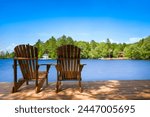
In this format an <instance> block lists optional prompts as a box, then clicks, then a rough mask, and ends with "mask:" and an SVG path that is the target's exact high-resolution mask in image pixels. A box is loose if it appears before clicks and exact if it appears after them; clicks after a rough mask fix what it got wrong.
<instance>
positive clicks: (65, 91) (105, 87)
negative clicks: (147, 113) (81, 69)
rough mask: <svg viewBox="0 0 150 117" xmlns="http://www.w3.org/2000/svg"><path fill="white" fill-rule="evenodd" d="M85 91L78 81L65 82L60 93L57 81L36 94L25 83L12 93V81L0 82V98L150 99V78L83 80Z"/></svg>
mask: <svg viewBox="0 0 150 117" xmlns="http://www.w3.org/2000/svg"><path fill="white" fill-rule="evenodd" d="M82 87H83V92H82V93H80V92H79V90H78V85H77V82H63V83H62V88H61V91H60V92H59V93H56V92H55V82H52V83H51V82H50V83H49V85H48V87H44V89H43V90H42V91H41V92H40V93H38V94H36V93H35V88H34V85H33V84H32V83H31V84H30V85H28V86H27V85H25V84H24V85H23V86H22V87H21V88H20V89H19V90H18V92H16V93H11V89H12V83H6V82H1V83H0V100H149V99H150V80H140V81H138V80H127V81H118V80H111V81H98V82H96V81H95V82H82Z"/></svg>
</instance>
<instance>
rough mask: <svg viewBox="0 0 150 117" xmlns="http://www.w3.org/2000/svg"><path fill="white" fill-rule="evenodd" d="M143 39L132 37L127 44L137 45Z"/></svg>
mask: <svg viewBox="0 0 150 117" xmlns="http://www.w3.org/2000/svg"><path fill="white" fill-rule="evenodd" d="M142 38H143V37H131V38H129V40H128V41H127V42H126V43H135V42H138V41H139V40H141V39H142Z"/></svg>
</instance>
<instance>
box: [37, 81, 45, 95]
mask: <svg viewBox="0 0 150 117" xmlns="http://www.w3.org/2000/svg"><path fill="white" fill-rule="evenodd" d="M44 81H45V79H42V80H41V81H40V82H39V84H38V86H36V93H39V92H40V91H41V88H42V86H43V84H44Z"/></svg>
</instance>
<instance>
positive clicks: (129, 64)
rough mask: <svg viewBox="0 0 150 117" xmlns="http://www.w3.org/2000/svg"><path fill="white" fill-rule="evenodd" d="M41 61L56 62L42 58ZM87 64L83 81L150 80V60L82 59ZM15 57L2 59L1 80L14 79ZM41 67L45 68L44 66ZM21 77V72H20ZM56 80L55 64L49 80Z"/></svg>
mask: <svg viewBox="0 0 150 117" xmlns="http://www.w3.org/2000/svg"><path fill="white" fill-rule="evenodd" d="M39 63H56V60H40V61H39ZM81 63H84V64H87V65H86V66H85V67H84V68H83V71H82V80H83V81H99V80H150V61H146V60H92V59H90V60H89V59H85V60H81ZM12 64H13V59H0V82H12V81H13V68H12ZM41 69H44V68H43V67H42V68H41ZM18 76H19V77H21V73H20V72H19V75H18ZM50 81H56V69H55V67H54V66H52V67H51V69H50V71H49V82H50Z"/></svg>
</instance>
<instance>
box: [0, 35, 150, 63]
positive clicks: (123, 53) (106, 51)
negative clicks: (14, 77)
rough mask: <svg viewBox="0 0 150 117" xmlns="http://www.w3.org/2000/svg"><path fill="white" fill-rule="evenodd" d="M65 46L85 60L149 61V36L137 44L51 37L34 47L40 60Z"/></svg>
mask: <svg viewBox="0 0 150 117" xmlns="http://www.w3.org/2000/svg"><path fill="white" fill-rule="evenodd" d="M66 44H73V45H76V46H78V47H79V48H81V58H85V59H98V58H118V57H125V58H127V59H143V60H150V36H148V37H146V38H143V39H141V40H140V41H139V42H136V43H132V44H126V43H112V42H111V41H110V39H106V42H96V41H94V40H91V41H90V42H86V41H76V40H74V39H72V38H71V37H69V36H68V37H67V36H65V35H63V36H61V37H59V38H57V39H56V38H55V37H53V36H52V37H51V38H49V39H48V40H47V41H46V42H43V41H41V40H40V39H39V40H38V41H37V42H36V43H35V45H34V46H36V47H37V48H38V53H39V54H38V56H39V58H42V56H43V55H44V54H48V57H49V58H52V59H56V58H57V55H56V54H57V53H56V50H57V47H59V46H61V45H66ZM13 56H14V54H13V53H10V54H9V53H8V52H7V54H6V55H3V56H2V54H0V57H1V58H2V57H4V58H5V57H7V58H8V57H13Z"/></svg>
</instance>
